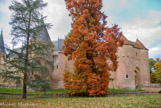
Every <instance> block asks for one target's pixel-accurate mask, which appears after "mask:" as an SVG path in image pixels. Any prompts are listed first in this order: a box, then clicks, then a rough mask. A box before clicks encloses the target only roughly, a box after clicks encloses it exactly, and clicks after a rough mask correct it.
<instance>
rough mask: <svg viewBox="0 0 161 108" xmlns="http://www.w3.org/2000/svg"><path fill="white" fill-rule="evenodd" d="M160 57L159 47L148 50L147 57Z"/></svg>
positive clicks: (160, 50) (160, 47) (160, 49)
mask: <svg viewBox="0 0 161 108" xmlns="http://www.w3.org/2000/svg"><path fill="white" fill-rule="evenodd" d="M154 56H155V57H161V46H157V47H153V48H151V49H150V50H149V57H154Z"/></svg>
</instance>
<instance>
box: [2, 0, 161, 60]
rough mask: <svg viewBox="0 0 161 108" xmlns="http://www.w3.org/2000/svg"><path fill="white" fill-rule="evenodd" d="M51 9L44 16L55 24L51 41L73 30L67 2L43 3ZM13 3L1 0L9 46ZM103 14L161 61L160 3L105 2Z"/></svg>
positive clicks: (156, 0) (139, 0) (155, 0)
mask: <svg viewBox="0 0 161 108" xmlns="http://www.w3.org/2000/svg"><path fill="white" fill-rule="evenodd" d="M44 2H47V3H48V6H47V7H45V8H44V12H43V14H44V15H45V16H47V19H46V22H48V23H51V24H52V25H53V27H52V29H50V30H49V35H50V37H51V39H52V40H57V39H58V37H59V38H64V37H65V35H67V34H68V32H69V31H70V29H71V22H72V21H71V18H70V17H69V16H68V14H69V12H68V11H67V10H66V6H65V2H64V0H44ZM10 4H11V0H0V28H3V35H4V41H5V43H6V44H7V45H9V46H10V41H11V38H12V37H11V35H10V30H11V26H10V25H9V24H8V23H9V22H10V16H11V12H10V11H9V9H8V6H9V5H10ZM102 11H104V12H105V14H106V15H107V16H108V18H107V21H108V26H111V25H112V24H118V25H119V27H120V28H121V30H122V32H123V34H124V35H125V37H126V38H127V39H128V40H131V41H135V40H136V39H137V38H138V39H139V40H140V41H141V42H142V43H143V44H144V45H145V46H146V47H147V48H148V49H149V57H150V58H156V57H160V58H161V0H103V9H102Z"/></svg>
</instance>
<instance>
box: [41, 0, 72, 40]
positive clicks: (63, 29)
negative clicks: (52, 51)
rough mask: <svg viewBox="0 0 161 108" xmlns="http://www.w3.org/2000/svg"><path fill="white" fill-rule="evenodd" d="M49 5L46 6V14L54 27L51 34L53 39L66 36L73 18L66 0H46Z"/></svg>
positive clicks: (50, 31)
mask: <svg viewBox="0 0 161 108" xmlns="http://www.w3.org/2000/svg"><path fill="white" fill-rule="evenodd" d="M45 2H47V3H48V6H47V7H45V8H44V15H45V16H47V22H49V23H51V24H52V25H53V26H52V29H50V30H49V34H50V37H51V39H52V40H57V39H58V36H59V38H64V36H65V35H67V34H68V33H69V32H70V26H71V18H70V17H69V16H68V14H69V13H68V11H67V9H66V6H65V1H64V0H46V1H45Z"/></svg>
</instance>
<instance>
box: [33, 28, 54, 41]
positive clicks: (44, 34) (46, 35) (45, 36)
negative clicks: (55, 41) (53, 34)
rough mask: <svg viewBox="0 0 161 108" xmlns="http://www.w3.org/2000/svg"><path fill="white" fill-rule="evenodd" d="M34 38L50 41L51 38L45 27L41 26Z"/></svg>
mask: <svg viewBox="0 0 161 108" xmlns="http://www.w3.org/2000/svg"><path fill="white" fill-rule="evenodd" d="M36 40H37V41H41V42H51V39H50V36H49V33H48V31H47V29H46V27H44V28H42V30H41V31H40V33H39V35H38V37H37V38H36Z"/></svg>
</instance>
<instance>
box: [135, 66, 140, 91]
mask: <svg viewBox="0 0 161 108" xmlns="http://www.w3.org/2000/svg"><path fill="white" fill-rule="evenodd" d="M134 72H135V73H134V75H135V76H134V77H135V87H136V88H135V89H139V84H140V82H139V73H140V69H139V68H138V67H136V68H135V71H134Z"/></svg>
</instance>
